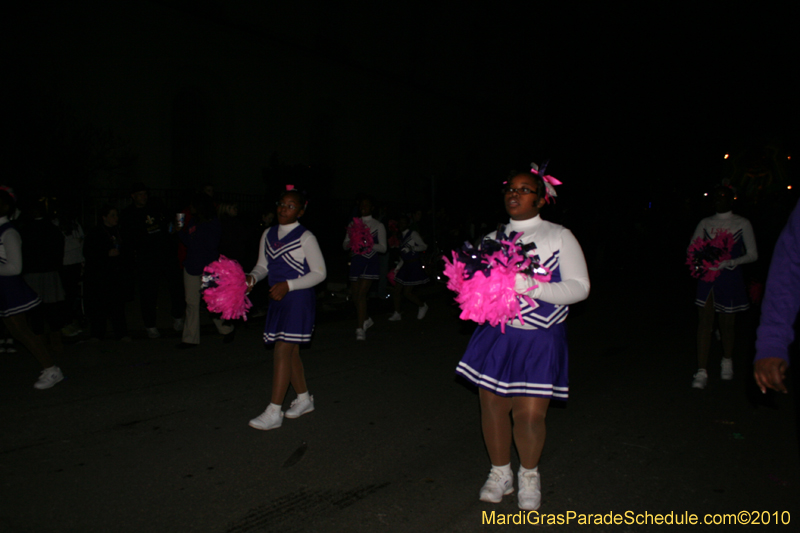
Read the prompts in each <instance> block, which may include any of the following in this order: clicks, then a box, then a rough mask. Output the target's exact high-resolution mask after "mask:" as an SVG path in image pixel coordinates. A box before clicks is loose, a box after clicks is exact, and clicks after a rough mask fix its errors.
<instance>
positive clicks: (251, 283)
mask: <svg viewBox="0 0 800 533" xmlns="http://www.w3.org/2000/svg"><path fill="white" fill-rule="evenodd" d="M245 279H246V280H247V294H250V291H252V290H253V287H254V286H255V284H256V278H254V277H253V276H251V275H250V274H248V275H247V276H245Z"/></svg>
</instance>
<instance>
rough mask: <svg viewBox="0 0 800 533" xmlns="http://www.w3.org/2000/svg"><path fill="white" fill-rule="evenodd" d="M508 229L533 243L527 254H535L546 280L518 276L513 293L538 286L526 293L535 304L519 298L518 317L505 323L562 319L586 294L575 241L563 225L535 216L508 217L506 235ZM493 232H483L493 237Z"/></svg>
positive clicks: (527, 325) (544, 323)
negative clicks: (509, 218) (546, 276)
mask: <svg viewBox="0 0 800 533" xmlns="http://www.w3.org/2000/svg"><path fill="white" fill-rule="evenodd" d="M511 232H517V233H522V237H520V239H519V241H517V242H522V243H524V244H529V243H535V248H534V249H532V250H531V251H530V252H528V254H529V255H530V256H534V255H538V256H539V261H540V264H541V265H543V266H544V267H546V268H547V269H548V270H549V271H550V275H551V277H550V281H549V282H542V281H535V280H533V278H531V277H529V276H524V275H520V276H519V279H518V281H517V292H520V293H522V292H524V291H525V289H527V288H530V287H532V286H533V285H538V287H537V288H536V289H534V290H533V291H530V292H527V293H526V294H527V295H528V296H530V297H531V298H532V299H533V300H534V301H535V302H536V303H537V304H538V307H536V308H535V309H534V308H532V307H531V306H530V305H529V304H528V303H527V301H525V300H524V299H521V301H520V304H521V305H520V307H521V311H522V319H523V321H522V322H520V320H519V318H515V319H514V320H512V321H510V322H509V323H508V325H509V326H512V327H515V328H521V329H539V328H549V327H551V326H552V325H554V324H559V323H561V322H563V321H564V320H566V318H567V314H569V305H570V304H574V303H577V302H580V301H582V300H585V299H586V298H587V297H588V296H589V287H590V283H589V272H588V270H587V268H586V260H585V259H584V257H583V250H581V246H580V244H578V240H577V239H576V238H575V236H574V235H573V234H572V232H571V231H570V230H568V229H566V228H565V227H564V226H559V225H558V224H553V223H552V222H548V221H546V220H542V218H541V217H540V216H539V215H536V216H535V217H533V218H530V219H527V220H511V221H510V222H509V223H508V225H507V226H506V227H505V233H506V235H509V234H510V233H511ZM496 233H497V232H492V233H490V234H489V235H487V237H488V238H491V239H494V238H495V237H496Z"/></svg>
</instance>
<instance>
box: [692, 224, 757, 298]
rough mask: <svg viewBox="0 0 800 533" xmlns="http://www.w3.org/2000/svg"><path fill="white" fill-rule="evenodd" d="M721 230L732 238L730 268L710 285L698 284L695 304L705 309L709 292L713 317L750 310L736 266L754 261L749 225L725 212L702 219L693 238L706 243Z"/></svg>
mask: <svg viewBox="0 0 800 533" xmlns="http://www.w3.org/2000/svg"><path fill="white" fill-rule="evenodd" d="M722 230H724V231H727V232H729V233H730V234H731V235H733V242H734V244H733V250H731V262H732V263H733V264H732V265H731V266H730V267H729V268H723V269H721V270H720V273H719V276H718V277H717V279H715V280H714V281H711V282H709V281H703V280H698V282H697V296H696V298H695V304H697V305H698V306H700V307H705V305H706V301H707V300H708V297H709V295H710V294H712V291H713V294H714V310H715V311H716V312H717V313H738V312H740V311H746V310H747V309H749V308H750V301H749V299H748V298H747V290H746V288H745V283H744V275H743V273H742V269H741V268H740V267H739V265H742V264H745V263H750V262H752V261H755V260H756V258H757V257H758V253H757V251H756V243H755V237H754V236H753V228H752V226H751V225H750V222H749V221H748V220H747V219H746V218H744V217H740V216H739V215H734V214H733V213H731V212H730V211H729V212H727V213H717V214H716V215H714V216H711V217H708V218H704V219H703V220H702V221H701V222H700V224H699V225H698V226H697V229H696V230H695V236H694V238H696V237H698V236H702V237H703V238H704V239H710V238H713V237H715V236H716V234H717V233H718V232H719V231H722ZM694 238H693V239H692V241H694Z"/></svg>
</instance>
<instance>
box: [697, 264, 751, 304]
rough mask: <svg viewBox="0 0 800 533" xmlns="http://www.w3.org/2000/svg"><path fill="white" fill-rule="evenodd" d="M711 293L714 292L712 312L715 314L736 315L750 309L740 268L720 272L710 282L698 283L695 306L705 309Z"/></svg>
mask: <svg viewBox="0 0 800 533" xmlns="http://www.w3.org/2000/svg"><path fill="white" fill-rule="evenodd" d="M711 291H714V310H715V311H716V312H717V313H738V312H740V311H747V309H749V308H750V300H749V299H748V298H747V289H746V288H745V285H744V275H743V274H742V269H741V268H740V267H737V268H734V269H733V270H727V269H724V270H722V271H721V272H720V274H719V277H717V279H715V280H714V281H712V282H708V281H698V282H697V297H696V298H695V304H697V305H699V306H700V307H705V305H706V301H707V300H708V295H709V294H711Z"/></svg>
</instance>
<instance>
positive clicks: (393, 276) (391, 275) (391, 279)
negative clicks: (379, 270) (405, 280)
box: [386, 270, 397, 287]
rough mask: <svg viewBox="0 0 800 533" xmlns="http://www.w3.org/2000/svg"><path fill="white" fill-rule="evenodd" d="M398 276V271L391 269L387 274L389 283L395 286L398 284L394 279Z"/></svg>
mask: <svg viewBox="0 0 800 533" xmlns="http://www.w3.org/2000/svg"><path fill="white" fill-rule="evenodd" d="M396 276H397V272H395V271H394V270H390V271H389V273H388V274H386V279H388V280H389V283H390V284H391V285H392V287H394V286H395V285H396V284H397V282H396V281H395V280H394V278H395V277H396Z"/></svg>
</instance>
